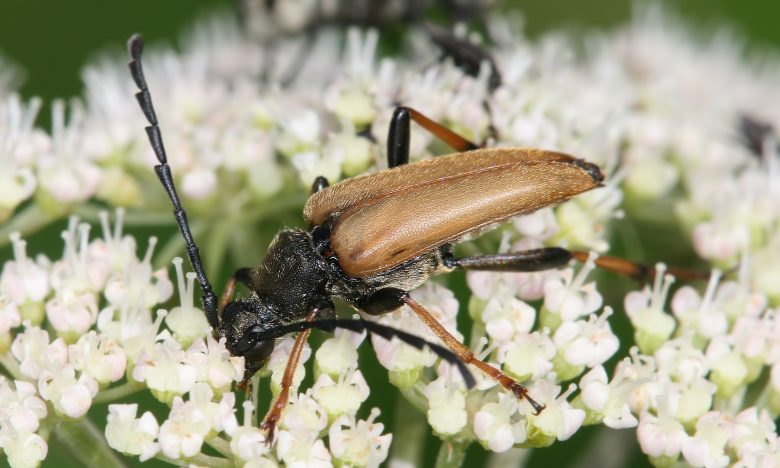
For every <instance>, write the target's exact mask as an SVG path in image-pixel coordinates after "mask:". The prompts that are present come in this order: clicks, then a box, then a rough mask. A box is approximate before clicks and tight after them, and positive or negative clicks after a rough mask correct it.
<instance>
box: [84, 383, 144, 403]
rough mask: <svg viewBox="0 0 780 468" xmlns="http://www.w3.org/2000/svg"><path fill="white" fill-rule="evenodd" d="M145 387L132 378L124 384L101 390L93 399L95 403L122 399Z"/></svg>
mask: <svg viewBox="0 0 780 468" xmlns="http://www.w3.org/2000/svg"><path fill="white" fill-rule="evenodd" d="M144 388H145V387H144V385H143V384H142V383H140V382H136V381H134V380H130V381H127V382H125V383H123V384H122V385H119V386H118V387H113V388H109V389H107V390H103V391H101V392H100V393H98V394H97V396H96V397H95V399H94V400H93V403H94V404H97V405H99V404H103V403H109V402H112V401H116V400H121V399H122V398H124V397H126V396H128V395H132V394H133V393H135V392H138V391H140V390H143V389H144Z"/></svg>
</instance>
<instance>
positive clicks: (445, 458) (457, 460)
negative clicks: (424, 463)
mask: <svg viewBox="0 0 780 468" xmlns="http://www.w3.org/2000/svg"><path fill="white" fill-rule="evenodd" d="M468 446H469V445H468V444H467V443H465V444H458V443H454V442H447V441H443V442H442V443H441V447H440V448H439V455H437V456H436V465H435V467H436V468H459V467H461V466H462V465H463V460H464V459H465V458H466V449H467V448H468Z"/></svg>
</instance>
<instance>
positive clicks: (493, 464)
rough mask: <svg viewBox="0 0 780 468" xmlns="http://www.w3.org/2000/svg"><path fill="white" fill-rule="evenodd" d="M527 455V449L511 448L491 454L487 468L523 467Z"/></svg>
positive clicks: (528, 452)
mask: <svg viewBox="0 0 780 468" xmlns="http://www.w3.org/2000/svg"><path fill="white" fill-rule="evenodd" d="M529 455H531V449H527V448H511V449H509V450H507V451H506V452H501V453H491V454H490V456H489V457H488V463H487V468H504V467H505V466H514V467H517V468H520V467H521V466H525V464H526V461H528V457H529ZM594 466H598V465H594Z"/></svg>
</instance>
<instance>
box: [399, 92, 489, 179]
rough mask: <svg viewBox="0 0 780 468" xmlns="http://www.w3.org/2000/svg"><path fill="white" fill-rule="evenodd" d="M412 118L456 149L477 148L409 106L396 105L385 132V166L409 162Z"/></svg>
mask: <svg viewBox="0 0 780 468" xmlns="http://www.w3.org/2000/svg"><path fill="white" fill-rule="evenodd" d="M412 120H414V121H415V122H417V123H418V124H419V125H420V126H422V127H423V128H425V129H426V130H428V131H429V132H431V133H432V134H433V135H435V136H436V137H438V138H439V139H440V140H442V141H443V142H444V143H447V145H449V146H450V147H452V148H453V149H454V150H456V151H469V150H473V149H477V148H479V146H478V145H476V144H474V143H472V142H471V141H469V140H467V139H465V138H463V137H462V136H460V135H458V134H457V133H455V132H453V131H452V130H450V129H449V128H447V127H445V126H444V125H442V124H440V123H437V122H435V121H433V120H431V119H429V118H428V117H426V116H424V115H423V114H421V113H419V112H417V111H416V110H414V109H412V108H411V107H403V106H401V107H396V108H395V111H393V117H392V118H391V119H390V130H389V131H388V134H387V167H397V166H402V165H404V164H407V163H408V162H409V135H410V133H409V126H410V124H409V122H411V121H412Z"/></svg>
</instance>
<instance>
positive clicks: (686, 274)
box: [443, 247, 709, 281]
mask: <svg viewBox="0 0 780 468" xmlns="http://www.w3.org/2000/svg"><path fill="white" fill-rule="evenodd" d="M588 256H589V253H588V252H585V251H582V250H566V249H564V248H561V247H546V248H542V249H534V250H524V251H522V252H508V253H505V254H495V255H479V256H476V257H465V258H455V257H453V256H452V254H445V255H444V257H443V261H444V266H446V267H448V268H460V269H463V270H483V271H515V272H531V271H543V270H550V269H553V268H561V267H564V266H566V264H568V263H569V262H570V261H571V260H577V261H578V262H582V263H585V262H587V261H588ZM594 263H595V264H596V266H597V267H599V268H602V269H604V270H607V271H611V272H614V273H618V274H620V275H623V276H627V277H629V278H632V279H635V280H638V281H648V280H652V279H653V277H654V276H655V268H652V267H649V266H647V265H643V264H641V263H637V262H632V261H630V260H625V259H622V258H619V257H611V256H608V255H600V256H598V257H596V259H595V260H594ZM666 271H667V273H669V274H671V275H673V276H675V277H677V278H679V279H683V280H687V281H692V280H699V279H707V278H709V272H707V273H704V272H700V271H693V270H688V269H684V268H673V267H672V268H667V270H666Z"/></svg>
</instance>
